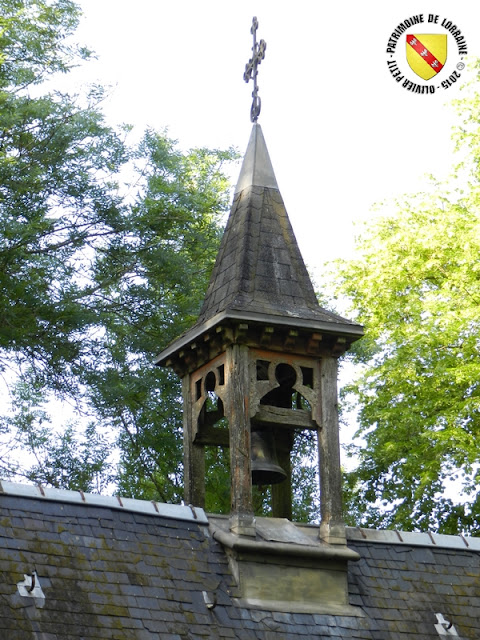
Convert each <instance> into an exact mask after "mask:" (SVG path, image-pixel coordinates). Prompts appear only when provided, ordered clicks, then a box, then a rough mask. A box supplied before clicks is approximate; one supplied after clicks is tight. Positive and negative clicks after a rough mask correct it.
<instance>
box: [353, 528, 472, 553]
mask: <svg viewBox="0 0 480 640" xmlns="http://www.w3.org/2000/svg"><path fill="white" fill-rule="evenodd" d="M346 534H347V541H354V542H378V543H379V544H390V545H393V544H395V545H405V546H414V547H434V548H435V547H437V548H442V549H457V550H458V549H461V550H463V551H480V538H471V537H468V538H467V537H465V536H464V535H463V534H461V533H460V534H458V535H446V534H441V533H431V532H430V531H426V532H421V531H397V530H392V529H383V530H378V529H363V528H361V527H346Z"/></svg>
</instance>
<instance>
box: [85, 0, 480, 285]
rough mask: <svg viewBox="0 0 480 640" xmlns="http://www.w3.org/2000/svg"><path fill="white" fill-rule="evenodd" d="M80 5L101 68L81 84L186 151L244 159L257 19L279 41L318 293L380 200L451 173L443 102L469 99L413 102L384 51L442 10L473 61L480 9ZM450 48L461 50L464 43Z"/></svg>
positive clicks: (268, 121) (288, 138)
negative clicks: (324, 273) (395, 36)
mask: <svg viewBox="0 0 480 640" xmlns="http://www.w3.org/2000/svg"><path fill="white" fill-rule="evenodd" d="M79 3H80V5H81V6H82V8H83V10H84V19H83V21H82V24H81V28H80V30H79V31H78V33H77V39H78V41H79V42H81V43H82V44H83V43H85V44H87V45H88V46H90V47H91V48H92V49H93V50H94V51H95V52H96V53H97V55H98V61H95V62H90V63H88V64H87V65H86V66H85V68H84V69H82V70H81V71H78V70H77V71H76V73H75V79H76V82H78V77H79V74H80V78H81V79H82V81H85V82H90V81H100V82H102V83H106V84H109V85H112V86H113V92H112V94H111V98H110V99H109V100H108V102H107V103H106V104H105V112H106V113H107V115H108V117H109V119H110V120H112V121H115V122H128V123H130V124H134V125H135V126H136V130H137V132H138V134H139V135H140V133H141V131H142V130H143V129H144V128H145V127H146V126H149V127H153V128H156V129H163V128H164V127H168V128H169V134H170V135H171V136H172V137H174V138H176V139H178V140H179V141H180V143H181V145H182V146H183V147H190V146H209V147H228V146H230V145H234V146H236V147H238V148H239V150H240V151H241V152H242V153H243V151H244V150H245V148H246V145H247V142H248V138H249V134H250V128H251V123H250V118H249V113H250V104H251V91H252V83H251V82H250V83H249V84H248V85H247V84H246V83H245V82H244V81H243V71H244V68H245V64H246V62H247V61H248V60H249V58H250V56H251V46H252V36H251V34H250V27H251V21H252V17H253V16H254V15H256V16H257V17H258V21H259V28H258V32H257V39H261V38H263V39H264V40H265V41H266V42H267V51H266V56H265V59H264V60H263V62H262V64H261V65H260V67H259V79H258V81H259V87H260V96H261V99H262V113H261V116H260V118H259V123H260V124H261V125H262V129H263V132H264V135H265V138H266V142H267V146H268V148H269V152H270V156H271V159H272V162H273V166H274V169H275V173H276V176H277V181H278V184H279V187H280V191H281V193H282V195H283V198H284V201H285V204H286V207H287V210H288V212H289V216H290V219H291V222H292V225H293V227H294V230H295V233H296V235H297V239H298V242H299V245H300V249H301V251H302V254H303V256H304V259H305V261H306V263H307V265H308V267H309V268H310V269H311V270H312V271H313V273H314V274H315V276H314V277H315V279H316V280H317V282H316V284H317V285H321V282H319V279H320V277H319V272H318V269H319V267H320V266H321V264H322V263H323V262H324V261H325V260H326V259H327V260H331V259H335V258H337V257H343V256H345V255H348V253H349V252H350V251H351V247H352V242H353V237H354V233H355V231H354V226H353V223H354V222H355V221H356V220H360V219H363V218H366V217H368V216H369V215H371V214H369V210H370V207H371V206H372V205H373V203H374V202H378V201H380V200H383V199H385V198H386V197H391V196H393V195H399V194H401V193H404V192H407V191H417V190H420V189H421V188H422V184H425V180H424V179H423V176H424V174H426V173H433V174H435V175H437V176H439V177H442V176H444V175H446V173H447V172H448V168H449V166H450V164H451V147H452V145H451V142H450V127H451V123H452V115H451V111H450V109H449V108H447V107H446V106H445V105H444V102H445V101H447V102H448V101H449V100H451V99H452V98H454V97H458V95H459V93H460V92H459V90H458V85H455V86H454V87H452V88H450V89H448V90H446V91H444V90H441V91H437V92H436V94H435V95H433V96H432V95H416V94H412V93H410V92H408V91H406V90H405V89H403V88H401V87H400V86H398V85H397V83H396V82H395V81H394V79H393V78H392V76H391V74H390V72H389V70H388V68H387V65H386V60H387V55H386V52H385V50H386V46H387V40H388V38H389V36H390V34H391V32H392V31H393V29H394V28H395V27H396V26H397V25H398V24H399V23H400V22H402V21H403V20H405V19H406V18H408V17H410V16H412V15H415V14H419V13H424V14H428V13H432V12H435V13H437V14H439V15H440V16H441V18H444V17H445V18H448V19H450V20H452V22H454V23H456V24H457V25H458V26H459V28H460V29H461V30H462V34H464V35H465V38H466V41H467V44H468V48H469V55H470V56H475V55H476V56H480V26H479V25H480V3H475V2H472V1H471V0H469V1H468V2H467V1H466V0H463V1H458V2H457V3H455V4H453V3H451V2H446V1H440V2H439V1H436V2H435V3H432V4H431V5H428V4H426V3H424V2H411V1H408V2H402V3H389V2H385V1H384V0H383V1H380V0H367V1H366V2H362V3H359V2H355V1H354V0H344V2H337V3H334V2H331V3H328V4H327V3H323V2H320V1H314V0H298V1H297V2H295V3H292V2H285V1H281V0H256V1H255V2H252V1H250V0H242V2H229V1H228V0H203V1H202V2H200V1H199V0H196V1H194V0H175V1H172V0H169V1H167V0H136V1H135V2H133V1H132V0H80V2H79ZM433 4H434V5H435V9H432V5H433ZM423 31H425V29H424V28H423V26H422V27H421V28H418V29H417V32H423ZM434 31H435V29H434ZM436 32H442V33H445V31H443V30H442V29H436ZM449 47H450V48H449V53H450V52H452V53H456V52H455V51H454V42H453V40H452V39H451V40H449ZM401 50H402V49H401V48H400V46H399V52H400V51H401ZM445 69H446V67H445ZM462 77H463V78H466V77H467V72H466V71H464V72H463V76H462ZM320 288H321V287H320Z"/></svg>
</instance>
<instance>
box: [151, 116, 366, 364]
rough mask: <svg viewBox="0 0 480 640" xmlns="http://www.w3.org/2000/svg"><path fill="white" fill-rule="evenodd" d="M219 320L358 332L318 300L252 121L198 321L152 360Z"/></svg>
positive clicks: (355, 335) (360, 332)
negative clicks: (322, 306) (231, 202)
mask: <svg viewBox="0 0 480 640" xmlns="http://www.w3.org/2000/svg"><path fill="white" fill-rule="evenodd" d="M227 319H231V320H233V321H235V322H244V321H245V322H250V321H252V322H255V323H261V324H265V323H269V324H276V325H283V326H285V325H287V326H289V327H290V328H291V329H295V328H304V329H309V330H313V331H319V332H322V333H327V334H331V335H332V334H333V335H337V336H338V335H342V336H345V337H346V338H347V339H348V340H349V341H350V342H352V341H353V340H357V339H358V338H359V337H361V336H362V335H363V329H362V327H361V326H360V325H358V324H356V323H354V322H351V321H350V320H347V319H345V318H342V317H341V316H339V315H337V314H336V313H332V312H331V311H328V310H326V309H322V308H321V307H320V306H319V304H318V300H317V297H316V294H315V291H314V289H313V285H312V282H311V280H310V276H309V275H308V271H307V268H306V267H305V263H304V262H303V258H302V256H301V253H300V249H299V248H298V244H297V241H296V239H295V234H294V233H293V229H292V226H291V224H290V220H289V218H288V215H287V211H286V209H285V205H284V203H283V200H282V196H281V194H280V191H279V190H278V185H277V181H276V179H275V173H274V171H273V167H272V163H271V161H270V156H269V154H268V150H267V146H266V144H265V139H264V137H263V133H262V129H261V127H260V125H259V124H257V123H254V125H253V128H252V133H251V135H250V141H249V143H248V147H247V151H246V153H245V157H244V160H243V164H242V168H241V171H240V177H239V179H238V182H237V187H236V189H235V195H234V199H233V204H232V208H231V211H230V216H229V218H228V221H227V226H226V227H225V232H224V234H223V238H222V242H221V245H220V250H219V252H218V255H217V261H216V263H215V266H214V268H213V271H212V275H211V277H210V283H209V285H208V289H207V293H206V295H205V299H204V302H203V306H202V308H201V310H200V314H199V316H198V320H197V322H196V323H195V325H194V326H193V327H192V328H191V329H190V330H189V331H187V332H186V333H185V334H184V335H183V336H181V337H180V338H178V339H177V340H175V341H174V342H173V343H172V344H171V345H170V346H169V347H167V348H166V349H165V350H164V351H163V352H162V353H161V354H160V355H159V356H158V359H157V364H163V363H165V362H166V361H167V360H168V358H169V357H170V356H171V355H172V354H173V353H176V352H178V351H179V350H180V349H181V348H183V346H185V345H187V344H190V343H192V342H194V341H195V340H196V339H197V338H198V337H199V336H200V335H201V334H203V333H204V332H206V331H208V330H210V329H211V328H212V327H214V326H216V325H217V324H219V323H221V322H223V321H224V320H227Z"/></svg>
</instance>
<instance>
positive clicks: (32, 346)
mask: <svg viewBox="0 0 480 640" xmlns="http://www.w3.org/2000/svg"><path fill="white" fill-rule="evenodd" d="M0 6H1V11H0V14H1V18H0V54H1V58H0V62H1V64H0V310H1V318H2V322H1V323H0V373H3V375H4V378H3V379H4V381H5V382H6V387H5V388H6V389H8V388H9V389H10V391H8V390H7V391H5V395H7V394H8V393H9V394H10V396H11V398H10V399H11V400H12V403H11V404H12V408H11V409H10V410H9V409H8V403H7V402H5V410H4V412H3V414H4V418H3V420H2V423H1V429H2V436H3V437H2V449H1V450H0V465H3V474H4V475H8V474H9V473H10V474H11V473H16V474H17V475H24V476H25V475H26V476H27V477H29V478H31V479H36V480H38V481H42V482H46V483H49V484H52V485H54V486H62V487H64V486H70V487H72V488H74V487H80V486H81V487H83V488H85V487H87V486H88V487H93V486H94V485H95V486H96V487H97V489H98V487H101V488H102V489H103V488H105V486H106V484H108V483H109V482H110V480H112V479H113V480H114V481H115V483H116V484H117V486H118V487H119V488H120V489H121V490H123V491H124V492H125V493H127V494H128V495H136V496H138V497H157V498H160V499H162V500H166V501H169V500H179V499H180V497H181V481H182V477H181V473H182V469H181V403H180V396H179V383H178V381H177V380H176V378H175V376H174V375H173V374H171V373H169V372H165V371H161V370H157V369H155V368H154V367H153V359H154V355H155V354H156V353H157V352H158V351H159V350H160V349H161V348H162V347H164V346H165V345H166V344H167V343H168V342H169V341H170V340H172V339H173V338H174V337H176V336H177V335H178V334H179V333H181V331H182V330H183V329H184V328H186V327H187V326H188V325H189V324H190V323H191V321H192V319H193V318H194V317H195V314H196V313H197V312H198V308H199V305H200V301H201V298H202V296H203V291H204V289H205V286H206V282H207V278H208V274H209V269H210V268H211V265H212V260H213V258H214V256H215V252H216V248H217V242H218V238H219V219H220V216H221V214H222V213H223V211H224V210H225V207H226V205H227V199H228V183H227V180H226V178H225V177H224V175H223V173H222V165H223V163H224V162H227V161H229V160H230V159H231V158H232V157H233V155H234V154H233V153H232V152H231V151H227V152H220V151H209V150H205V149H197V150H192V151H189V152H186V153H182V152H180V151H179V150H178V149H177V148H176V144H175V142H174V141H172V140H170V139H169V138H168V137H167V136H166V135H164V134H157V133H155V132H152V131H149V132H147V133H146V134H145V137H144V140H143V141H142V143H141V145H140V147H139V148H138V149H135V150H132V149H129V148H127V147H126V146H125V144H124V142H123V136H124V131H119V132H117V131H114V130H113V129H112V128H110V127H109V126H107V125H106V124H105V122H104V119H103V116H102V114H101V112H100V111H99V107H98V105H99V103H100V102H101V100H102V99H103V95H104V94H103V89H102V88H99V87H93V88H91V89H90V90H89V91H88V92H81V93H80V95H79V96H77V97H72V96H68V95H63V94H60V93H59V92H54V93H52V92H51V93H47V92H45V87H44V85H43V84H42V83H43V82H44V81H45V80H46V79H49V78H50V76H52V75H53V74H55V73H58V72H66V71H68V70H69V69H70V68H71V67H72V66H74V65H75V64H77V63H79V62H81V61H83V60H84V59H86V58H88V57H89V52H88V51H87V50H85V49H82V48H78V47H76V46H73V45H68V44H67V43H68V42H69V41H70V40H69V39H68V38H67V36H70V35H71V34H72V33H73V32H74V30H75V27H76V25H77V23H78V18H79V12H78V8H77V7H76V6H75V5H74V4H73V3H71V2H68V1H65V0H56V1H52V2H43V1H41V0H35V1H30V0H0ZM127 162H129V163H130V164H129V165H128V166H129V174H130V176H131V180H132V182H133V183H134V184H135V185H136V188H137V189H138V195H137V197H136V198H135V201H134V202H133V203H132V198H131V197H129V198H128V199H127V197H126V196H124V195H123V194H121V192H120V190H119V188H118V187H117V185H116V184H115V182H114V180H115V178H116V177H117V176H118V175H119V171H120V169H121V168H122V167H124V166H125V164H126V163H127ZM19 389H21V390H22V391H21V393H20V392H19ZM52 394H53V395H54V396H55V397H56V398H57V399H58V398H59V399H64V400H68V401H69V402H71V403H76V406H77V409H78V410H79V411H81V412H82V413H81V417H82V419H81V424H83V425H85V424H87V423H88V421H89V418H88V416H90V418H91V421H90V423H89V426H87V427H85V426H84V427H83V428H84V429H86V432H85V434H83V435H82V434H81V429H80V425H78V428H74V426H73V425H71V424H69V423H68V422H67V421H66V420H63V419H62V417H61V415H59V412H58V411H56V412H55V413H56V415H55V416H52V418H51V419H52V422H50V421H49V420H50V418H49V416H48V414H47V408H48V407H47V405H46V404H45V399H47V398H51V397H52ZM93 424H95V425H96V427H95V428H94V427H93V426H92V425H93ZM60 425H61V428H59V427H60ZM99 425H103V426H104V427H105V428H107V429H108V430H109V432H110V434H111V435H110V437H109V440H108V443H107V442H106V441H105V440H104V438H103V436H102V435H101V433H102V429H101V427H100V426H99ZM20 445H21V446H22V447H23V448H24V455H23V458H24V459H25V460H26V461H27V463H26V464H25V465H23V466H19V465H18V464H17V463H15V462H14V458H13V457H12V456H10V455H9V454H10V452H11V451H12V449H13V450H15V451H16V450H17V449H18V447H19V446H20ZM116 447H119V451H120V453H119V454H118V455H119V456H120V467H119V468H120V471H119V473H116V474H114V476H112V475H111V472H112V469H111V467H110V466H109V464H110V463H111V462H112V460H113V458H112V456H111V455H110V454H114V452H115V448H116ZM109 455H110V458H109V460H108V461H107V457H108V456H109ZM111 488H112V486H110V490H111Z"/></svg>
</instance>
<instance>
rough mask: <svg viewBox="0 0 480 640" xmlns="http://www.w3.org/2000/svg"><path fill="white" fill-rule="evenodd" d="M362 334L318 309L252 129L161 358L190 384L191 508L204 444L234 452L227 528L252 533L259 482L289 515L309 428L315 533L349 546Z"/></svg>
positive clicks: (201, 489)
mask: <svg viewBox="0 0 480 640" xmlns="http://www.w3.org/2000/svg"><path fill="white" fill-rule="evenodd" d="M362 333H363V332H362V328H361V327H360V326H359V325H357V324H354V323H352V322H350V321H348V320H346V319H344V318H342V317H340V316H338V315H336V314H334V313H331V312H330V311H327V310H325V309H322V308H321V307H320V306H319V304H318V301H317V298H316V296H315V292H314V290H313V286H312V283H311V281H310V278H309V276H308V273H307V269H306V267H305V264H304V262H303V259H302V256H301V255H300V251H299V249H298V245H297V242H296V239H295V236H294V233H293V230H292V227H291V225H290V221H289V219H288V215H287V212H286V210H285V206H284V204H283V200H282V197H281V195H280V192H279V189H278V186H277V181H276V179H275V174H274V172H273V167H272V164H271V161H270V157H269V154H268V151H267V147H266V144H265V140H264V137H263V133H262V130H261V127H260V125H259V124H258V123H256V122H255V123H254V124H253V128H252V133H251V136H250V140H249V143H248V147H247V151H246V153H245V156H244V160H243V165H242V169H241V171H240V177H239V179H238V183H237V186H236V189H235V195H234V200H233V204H232V208H231V212H230V217H229V219H228V222H227V226H226V228H225V233H224V236H223V239H222V243H221V246H220V250H219V253H218V256H217V261H216V264H215V267H214V269H213V272H212V276H211V280H210V284H209V287H208V290H207V293H206V296H205V300H204V303H203V307H202V309H201V311H200V315H199V318H198V320H197V323H196V324H195V326H194V327H192V329H190V330H189V331H188V332H187V333H186V334H184V335H183V336H182V337H181V338H179V339H178V340H176V341H175V342H174V343H173V344H171V345H170V346H169V347H168V348H167V349H165V351H163V353H161V354H160V356H159V357H158V360H157V364H159V365H162V366H171V367H173V368H174V369H175V371H176V372H177V373H178V374H179V375H180V376H181V377H182V380H183V401H184V438H185V501H186V502H188V503H191V504H193V505H198V506H203V504H204V500H205V481H204V479H205V462H204V447H205V446H206V445H222V446H229V447H230V464H231V530H232V531H234V532H236V533H239V534H244V535H254V533H255V527H254V516H253V510H252V481H253V482H256V483H259V484H272V511H273V516H276V517H284V518H291V503H292V498H291V465H292V461H291V459H290V454H291V447H292V442H293V434H294V432H295V431H297V430H300V431H304V430H311V431H313V432H315V433H316V434H317V438H318V454H319V455H318V457H319V468H320V485H321V517H322V522H321V526H320V536H321V538H322V539H324V540H325V541H326V542H329V543H331V544H332V543H333V544H344V542H345V537H344V527H343V521H342V512H341V473H340V456H339V437H338V417H337V358H338V356H339V355H341V354H342V353H344V351H345V349H347V348H348V346H349V345H350V344H351V343H352V342H353V341H354V340H357V339H358V338H359V337H361V335H362ZM252 467H253V469H252Z"/></svg>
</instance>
